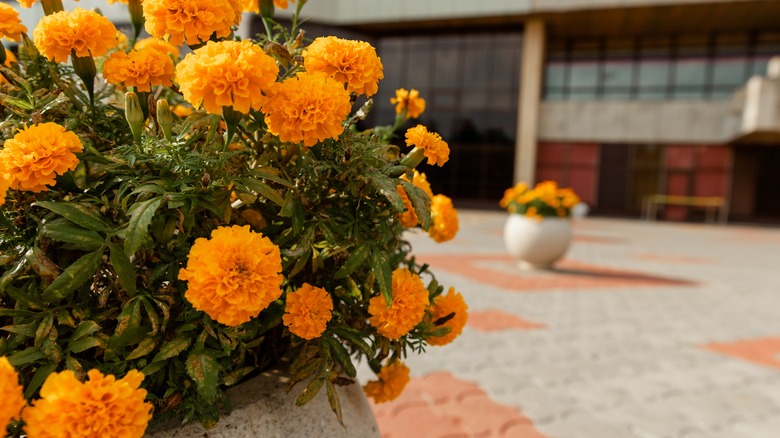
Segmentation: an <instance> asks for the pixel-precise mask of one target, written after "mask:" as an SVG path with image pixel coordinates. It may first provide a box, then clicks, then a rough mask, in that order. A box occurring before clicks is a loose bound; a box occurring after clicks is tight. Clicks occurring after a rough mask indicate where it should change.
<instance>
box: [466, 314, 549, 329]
mask: <svg viewBox="0 0 780 438" xmlns="http://www.w3.org/2000/svg"><path fill="white" fill-rule="evenodd" d="M466 325H467V326H468V327H470V328H473V329H474V330H478V331H481V332H496V331H501V330H512V329H517V330H533V329H538V328H542V327H545V325H544V324H540V323H537V322H532V321H527V320H525V319H523V318H520V317H518V316H515V315H512V314H511V313H506V312H502V311H500V310H493V309H491V310H469V319H468V322H467V323H466Z"/></svg>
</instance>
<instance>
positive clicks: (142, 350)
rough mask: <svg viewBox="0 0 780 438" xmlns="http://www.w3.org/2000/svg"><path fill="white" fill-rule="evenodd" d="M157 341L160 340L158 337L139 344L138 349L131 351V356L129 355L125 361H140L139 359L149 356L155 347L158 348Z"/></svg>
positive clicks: (149, 338) (146, 339)
mask: <svg viewBox="0 0 780 438" xmlns="http://www.w3.org/2000/svg"><path fill="white" fill-rule="evenodd" d="M157 341H159V339H158V338H156V337H148V338H144V340H143V341H141V343H140V344H138V347H136V348H135V350H133V351H131V352H130V354H128V355H127V357H126V358H125V360H133V359H138V358H139V357H144V356H146V355H147V354H149V353H151V352H153V351H154V347H156V346H157Z"/></svg>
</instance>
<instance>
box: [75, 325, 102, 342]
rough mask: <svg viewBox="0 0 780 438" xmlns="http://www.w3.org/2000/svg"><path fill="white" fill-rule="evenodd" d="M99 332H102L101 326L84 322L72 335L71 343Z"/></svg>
mask: <svg viewBox="0 0 780 438" xmlns="http://www.w3.org/2000/svg"><path fill="white" fill-rule="evenodd" d="M98 330H100V326H99V325H98V323H96V322H95V321H82V322H81V324H79V326H78V327H76V330H73V334H72V335H70V340H71V342H73V341H76V340H78V339H81V338H83V337H84V336H89V335H91V334H92V333H95V332H96V331H98Z"/></svg>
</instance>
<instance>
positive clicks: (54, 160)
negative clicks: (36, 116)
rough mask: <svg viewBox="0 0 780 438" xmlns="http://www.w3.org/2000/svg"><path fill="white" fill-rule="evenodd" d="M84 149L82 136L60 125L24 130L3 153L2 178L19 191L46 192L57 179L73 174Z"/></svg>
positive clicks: (1, 160) (9, 141) (38, 126)
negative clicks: (69, 173)
mask: <svg viewBox="0 0 780 438" xmlns="http://www.w3.org/2000/svg"><path fill="white" fill-rule="evenodd" d="M82 150H83V146H82V144H81V140H80V139H79V138H78V136H77V135H76V134H74V133H72V132H70V131H66V130H65V128H64V127H63V126H60V125H58V124H56V123H51V122H49V123H41V124H40V125H35V126H30V127H28V128H25V129H23V130H21V131H20V132H19V133H17V134H16V135H15V136H14V137H13V138H11V139H8V140H6V141H5V144H4V145H3V149H2V150H0V176H2V177H3V178H5V180H6V181H7V182H8V184H9V186H10V187H11V188H12V189H15V190H28V191H31V192H42V191H44V190H48V189H47V187H46V186H47V185H54V184H55V180H54V178H55V176H57V175H62V174H63V173H65V172H67V171H69V170H73V169H75V168H76V165H77V164H78V163H79V159H78V157H76V155H75V154H76V153H78V152H81V151H82Z"/></svg>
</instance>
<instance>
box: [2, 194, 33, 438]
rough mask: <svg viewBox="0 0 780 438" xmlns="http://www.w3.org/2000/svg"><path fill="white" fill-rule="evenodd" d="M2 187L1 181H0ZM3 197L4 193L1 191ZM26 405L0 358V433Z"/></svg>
mask: <svg viewBox="0 0 780 438" xmlns="http://www.w3.org/2000/svg"><path fill="white" fill-rule="evenodd" d="M0 185H2V179H0ZM3 196H5V191H3ZM26 404H27V401H25V399H24V395H23V392H22V385H20V384H19V374H17V373H16V370H15V369H14V367H13V366H12V365H11V363H10V362H8V359H7V358H6V357H0V432H5V428H6V427H8V425H9V424H10V423H11V420H13V419H14V418H19V414H20V413H21V412H22V408H23V407H24V406H25V405H26Z"/></svg>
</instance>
